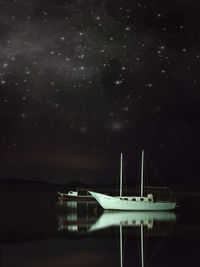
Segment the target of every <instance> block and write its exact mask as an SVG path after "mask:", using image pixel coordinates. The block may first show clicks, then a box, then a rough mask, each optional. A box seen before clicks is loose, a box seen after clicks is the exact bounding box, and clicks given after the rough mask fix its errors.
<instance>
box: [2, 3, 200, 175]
mask: <svg viewBox="0 0 200 267" xmlns="http://www.w3.org/2000/svg"><path fill="white" fill-rule="evenodd" d="M198 7H199V4H198V1H194V0H193V1H186V0H185V1H178V0H177V1H173V3H172V1H169V2H168V4H164V3H159V1H120V0H118V1H108V0H101V1H89V0H88V1H81V0H79V1H78V0H77V1H53V0H51V1H48V2H47V1H39V0H37V1H36V0H35V1H34V0H31V1H28V2H27V1H23V0H21V1H18V0H15V1H0V11H1V19H0V33H1V39H0V90H1V94H0V102H1V110H0V111H1V134H0V138H1V147H2V149H1V152H2V160H3V161H5V164H6V166H10V165H9V164H11V162H12V163H13V162H16V158H18V159H19V158H21V161H22V162H25V160H24V158H28V159H29V162H35V161H37V158H40V159H41V160H40V163H41V162H43V161H44V162H45V164H47V162H48V160H47V158H48V159H49V153H50V154H51V158H52V160H51V161H53V159H54V158H60V157H61V155H62V158H65V155H68V156H69V155H71V154H73V153H77V154H78V155H79V154H80V152H82V154H83V156H82V157H83V159H84V155H85V154H89V155H90V156H91V155H92V156H91V157H96V156H97V155H102V157H104V156H105V152H106V153H111V154H112V153H114V152H115V151H117V152H119V151H120V150H122V149H123V150H125V152H127V153H132V149H131V147H132V148H133V150H134V149H136V148H137V149H139V148H140V147H141V146H147V147H151V144H153V146H154V147H155V149H158V150H159V153H160V150H161V151H162V149H165V150H166V148H167V146H168V144H169V143H170V144H172V146H174V145H175V144H177V143H178V142H180V144H179V146H185V145H187V146H188V147H190V146H191V144H193V143H196V142H197V143H198V142H199V139H198V133H197V129H196V128H195V127H196V121H195V119H194V116H193V114H194V113H195V114H197V113H198V111H199V108H198V98H199V96H200V94H199V87H200V82H199V75H198V64H199V60H200V50H199V39H197V38H199V37H197V33H199V26H198V23H197V18H198V14H197V13H196V11H195V10H197V8H198ZM191 117H193V120H192V119H191ZM189 149H190V148H189ZM41 154H44V155H47V154H48V157H47V156H43V157H42V158H41ZM38 155H40V157H38ZM73 157H76V156H75V155H74V154H73ZM73 157H72V158H73ZM96 160H99V159H96ZM54 162H55V164H57V162H58V160H55V161H54ZM61 162H63V165H65V163H66V164H68V165H70V161H68V160H66V161H63V160H61ZM47 165H48V164H47ZM68 165H67V166H68ZM86 165H87V164H86ZM94 165H95V166H96V163H94ZM105 165H106V164H105ZM77 166H78V163H77ZM87 166H89V164H88V165H87ZM100 166H101V167H102V165H101V164H100ZM6 168H8V167H5V168H4V171H3V173H5V175H8V173H9V171H7V169H6ZM22 173H23V171H22ZM47 173H48V171H47ZM36 175H38V176H42V175H40V174H39V173H36ZM45 175H47V174H45Z"/></svg>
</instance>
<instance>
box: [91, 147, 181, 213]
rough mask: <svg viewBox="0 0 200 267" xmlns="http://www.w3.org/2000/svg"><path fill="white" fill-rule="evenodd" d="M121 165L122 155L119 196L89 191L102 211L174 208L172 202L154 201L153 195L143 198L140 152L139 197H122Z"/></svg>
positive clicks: (142, 168)
mask: <svg viewBox="0 0 200 267" xmlns="http://www.w3.org/2000/svg"><path fill="white" fill-rule="evenodd" d="M122 164H123V155H122V153H121V157H120V195H119V196H114V197H113V196H108V195H105V194H100V193H97V192H93V191H89V193H90V194H91V195H92V196H93V197H94V198H95V199H96V201H97V202H98V203H99V204H100V205H101V207H102V208H103V209H108V210H142V211H158V210H159V211H165V210H173V209H175V207H176V202H175V201H174V200H165V201H164V200H159V199H154V196H153V194H151V193H149V194H147V195H146V196H144V151H143V150H142V164H141V186H140V189H141V190H140V195H134V196H123V195H122Z"/></svg>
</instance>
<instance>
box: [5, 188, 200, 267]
mask: <svg viewBox="0 0 200 267" xmlns="http://www.w3.org/2000/svg"><path fill="white" fill-rule="evenodd" d="M0 191H1V196H0V201H1V202H0V211H1V220H0V244H1V245H0V266H3V267H18V266H20V267H32V266H37V267H40V266H43V267H44V266H48V267H51V266H54V267H56V266H77V267H78V266H79V267H82V266H83V267H84V266H88V267H90V266H101V267H102V266H115V267H116V266H119V267H120V266H123V267H129V266H141V267H142V266H145V267H147V266H148V267H153V266H154V267H157V266H159V267H160V266H171V267H173V266H176V267H177V266H181V267H184V266H187V267H188V266H189V265H190V266H200V260H199V240H200V225H199V216H198V209H199V208H198V207H199V203H200V199H199V197H198V196H191V195H187V196H185V197H184V198H183V196H182V197H181V198H180V196H179V198H180V202H181V206H182V208H180V209H178V210H177V211H176V213H173V212H167V213H162V212H160V213H159V212H158V213H141V212H114V213H111V212H103V211H102V210H101V209H100V208H99V206H98V205H97V203H96V202H63V203H60V202H58V200H57V195H56V191H55V189H54V188H53V187H52V188H48V189H47V188H45V186H44V187H41V186H40V187H37V186H29V188H28V189H27V187H23V186H20V189H19V187H18V188H17V187H13V188H10V187H9V188H7V187H6V188H1V190H0ZM184 203H185V205H184ZM120 229H121V238H120ZM142 243H143V246H141V245H142ZM120 244H121V247H122V251H121V257H120ZM142 255H143V257H142ZM142 258H143V261H144V262H143V261H142ZM120 259H122V261H121V263H120Z"/></svg>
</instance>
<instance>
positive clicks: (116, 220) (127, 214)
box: [90, 211, 176, 231]
mask: <svg viewBox="0 0 200 267" xmlns="http://www.w3.org/2000/svg"><path fill="white" fill-rule="evenodd" d="M175 221H176V215H175V213H174V212H165V211H163V212H160V211H157V212H153V211H144V212H143V211H113V212H111V211H104V213H103V214H102V215H101V216H100V217H99V219H98V220H97V221H96V223H95V224H93V225H92V226H91V228H90V231H95V230H100V229H104V228H108V227H112V226H120V225H121V226H126V227H137V226H140V225H144V226H147V227H148V228H153V224H154V223H155V222H156V223H157V224H159V222H166V224H168V223H170V222H175Z"/></svg>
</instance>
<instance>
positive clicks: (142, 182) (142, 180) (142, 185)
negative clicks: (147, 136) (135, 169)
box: [140, 150, 144, 197]
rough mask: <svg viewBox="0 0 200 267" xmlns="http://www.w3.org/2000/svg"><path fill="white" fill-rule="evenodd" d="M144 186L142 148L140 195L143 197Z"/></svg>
mask: <svg viewBox="0 0 200 267" xmlns="http://www.w3.org/2000/svg"><path fill="white" fill-rule="evenodd" d="M143 187H144V150H142V163H141V194H140V195H141V197H143Z"/></svg>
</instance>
